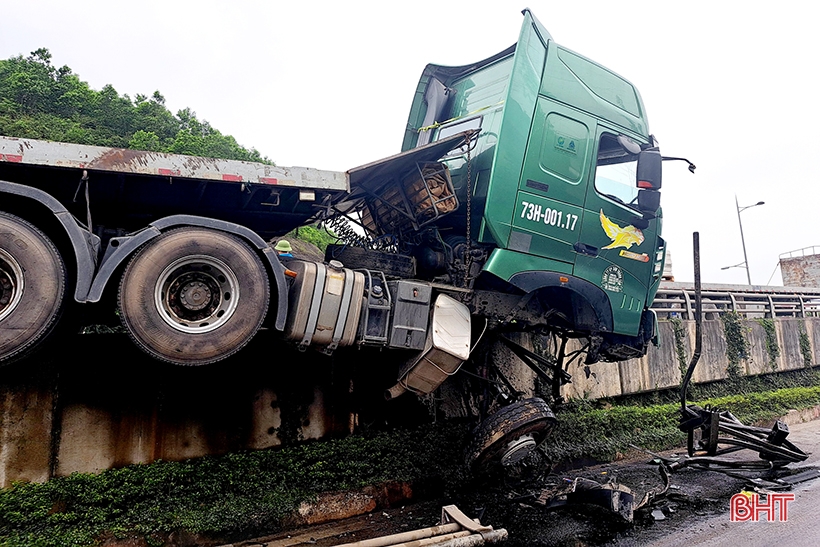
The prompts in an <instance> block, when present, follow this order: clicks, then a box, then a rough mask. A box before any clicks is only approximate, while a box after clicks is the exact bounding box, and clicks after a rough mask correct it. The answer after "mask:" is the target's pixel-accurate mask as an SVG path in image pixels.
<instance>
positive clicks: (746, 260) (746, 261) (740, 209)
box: [721, 194, 766, 285]
mask: <svg viewBox="0 0 820 547" xmlns="http://www.w3.org/2000/svg"><path fill="white" fill-rule="evenodd" d="M765 203H766V202H765V201H758V202H757V203H755V204H754V205H746V206H745V207H741V206H740V205H738V203H737V194H735V207H736V208H737V223H738V225H739V226H740V243H741V244H742V245H743V262H741V263H740V264H735V265H734V266H726V267H723V268H721V270H728V269H729V268H737V267H738V266H741V265H742V266H744V267H745V268H746V281H748V282H749V285H751V284H752V276H751V274H750V273H749V258H748V257H747V256H746V240H745V239H744V237H743V221H742V220H741V219H740V213H742V212H743V211H745V210H746V209H751V208H752V207H757V206H758V205H764V204H765Z"/></svg>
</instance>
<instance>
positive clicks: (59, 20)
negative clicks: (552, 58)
mask: <svg viewBox="0 0 820 547" xmlns="http://www.w3.org/2000/svg"><path fill="white" fill-rule="evenodd" d="M762 6H766V7H762ZM0 7H2V8H3V9H2V14H3V15H2V18H0V58H8V57H10V56H13V55H19V54H22V55H28V54H29V53H30V52H31V51H33V50H35V49H37V48H40V47H45V48H48V49H49V50H50V51H51V53H52V56H53V59H52V62H53V64H55V65H57V66H62V65H68V66H70V67H71V68H72V69H73V70H74V72H75V73H77V74H79V76H80V77H81V79H83V80H85V81H87V82H88V83H89V84H90V85H91V87H92V88H94V89H100V88H102V87H103V86H104V85H105V84H111V85H113V86H114V88H115V89H116V90H117V91H118V92H120V93H121V94H122V93H126V94H128V95H130V96H131V97H134V96H135V95H136V94H138V93H142V94H145V95H150V94H151V93H153V92H154V90H159V91H160V92H161V93H162V94H163V95H164V96H165V98H166V106H168V108H169V109H171V110H172V111H173V112H176V111H177V110H178V109H180V108H184V107H190V108H191V109H192V110H194V111H195V112H196V113H197V115H198V117H199V118H200V119H205V120H208V121H209V122H210V123H211V124H212V125H213V126H214V127H216V128H217V129H219V130H220V131H222V132H223V133H227V134H230V135H233V136H234V137H236V139H237V140H238V141H239V142H240V143H241V144H242V145H244V146H247V147H254V148H256V149H258V150H259V151H260V152H261V153H262V154H264V155H267V156H268V157H270V158H271V159H272V160H274V161H275V162H276V163H277V164H279V165H287V166H292V165H300V166H310V167H318V168H323V169H333V170H346V169H349V168H351V167H355V166H357V165H361V164H364V163H368V162H370V161H373V160H375V159H379V158H381V157H385V156H389V155H392V154H394V153H397V152H398V151H399V149H400V146H401V140H402V136H403V131H404V127H405V124H406V122H407V115H408V111H409V107H410V101H411V99H412V95H413V92H414V90H415V86H416V83H417V81H418V78H419V76H420V74H421V71H422V69H423V68H424V66H425V65H426V64H427V63H436V64H446V65H461V64H466V63H470V62H474V61H478V60H480V59H484V58H486V57H488V56H490V55H492V54H494V53H497V52H499V51H501V50H502V49H504V48H506V47H507V46H509V45H511V44H513V43H514V42H515V41H516V39H517V37H518V32H519V29H520V26H521V20H522V16H521V13H520V12H521V9H522V8H524V7H529V8H531V9H532V10H533V13H534V14H535V16H536V17H537V18H538V19H539V20H540V21H541V22H542V23H543V24H544V26H545V27H546V28H547V29H548V30H549V31H550V33H551V34H552V36H553V38H554V39H555V41H556V42H558V43H560V44H562V45H564V46H566V47H569V48H570V49H573V50H575V51H576V52H578V53H580V54H582V55H585V56H586V57H589V58H591V59H593V60H595V61H597V62H599V63H601V64H603V65H604V66H606V67H608V68H610V69H611V70H614V71H615V72H617V73H619V74H621V75H622V76H623V77H625V78H626V79H628V80H630V81H631V82H633V83H634V84H635V85H636V86H637V87H638V89H639V90H640V92H641V95H642V97H643V100H644V104H645V106H646V108H647V111H648V114H649V126H650V130H651V131H652V133H654V134H655V135H656V137H657V138H658V140H659V142H660V145H661V151H662V152H663V153H664V154H665V155H672V156H685V157H687V158H689V159H690V160H692V161H693V162H694V163H695V164H696V165H697V166H698V169H697V174H695V175H691V174H690V173H689V172H688V171H687V170H686V168H685V165H684V164H682V163H677V162H676V163H666V164H665V165H664V184H663V208H664V217H665V218H664V237H665V238H666V239H667V241H668V242H669V247H670V249H671V251H672V253H673V255H674V258H673V267H674V274H675V277H676V278H677V279H678V280H691V279H692V278H693V274H692V258H691V255H692V232H693V231H699V232H700V239H701V264H702V270H703V280H704V282H708V283H745V282H746V272H745V270H744V269H743V268H742V267H740V268H732V269H729V270H725V271H723V270H721V267H723V266H730V265H734V264H738V263H741V262H743V250H742V247H741V241H740V231H739V228H738V217H737V212H736V209H735V195H737V199H738V201H739V202H740V205H741V206H745V205H751V204H754V203H757V202H758V201H765V202H766V203H765V205H762V206H759V207H755V208H753V209H749V210H747V211H744V212H743V213H742V215H741V216H742V219H743V229H744V234H745V238H746V247H747V251H748V254H749V266H750V271H751V276H752V282H753V283H755V284H766V283H767V282H768V280H769V278H770V276H771V275H772V273H773V272H774V271H775V267H776V265H777V262H778V257H779V255H780V254H781V253H785V252H787V251H792V250H794V249H800V248H803V247H809V246H812V245H819V246H820V234H817V231H818V230H817V224H818V219H820V199H818V198H820V191H818V190H817V188H816V184H817V179H818V177H817V174H816V166H815V165H814V163H813V162H814V161H815V160H814V159H813V158H816V156H817V153H816V150H815V147H816V146H817V137H816V134H817V129H818V127H820V106H818V105H819V104H820V102H819V101H818V98H817V94H818V92H817V89H818V86H817V78H818V76H817V74H816V73H817V66H818V60H817V59H818V57H820V56H819V55H818V54H820V47H818V45H817V38H816V36H814V35H815V34H816V32H817V30H816V29H817V26H816V20H817V11H816V8H815V7H814V6H813V3H810V2H768V3H765V4H763V3H758V2H739V1H738V2H734V1H720V2H716V1H714V0H713V1H709V2H707V1H689V2H675V3H671V2H628V1H621V2H612V1H611V0H610V1H607V2H596V1H590V0H586V1H583V2H567V1H562V2H557V1H541V0H528V5H527V4H517V3H515V2H509V1H501V0H496V1H483V0H481V1H479V0H469V1H466V0H465V1H460V2H449V1H445V0H438V1H427V0H413V1H406V2H391V1H381V2H365V1H357V0H348V1H327V2H325V1H318V2H311V1H308V0H304V1H302V2H296V1H286V2H283V1H262V0H257V1H253V0H233V1H231V2H216V1H208V0H199V1H188V0H165V1H162V2H160V1H156V0H143V1H141V2H119V1H117V0H105V1H98V0H74V1H71V2H67V1H65V0H29V1H28V2H26V3H20V2H16V1H15V2H11V1H10V0H0ZM817 250H818V252H820V247H818V249H817ZM771 283H772V284H781V278H780V271H779V269H778V270H777V271H776V272H775V274H774V277H773V279H772V281H771Z"/></svg>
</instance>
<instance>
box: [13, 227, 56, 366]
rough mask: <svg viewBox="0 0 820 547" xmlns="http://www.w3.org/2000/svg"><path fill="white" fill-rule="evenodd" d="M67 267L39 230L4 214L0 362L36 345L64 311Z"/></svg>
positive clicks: (21, 353) (46, 334) (25, 351)
mask: <svg viewBox="0 0 820 547" xmlns="http://www.w3.org/2000/svg"><path fill="white" fill-rule="evenodd" d="M65 286H66V270H65V264H64V263H63V259H62V257H61V256H60V252H59V251H58V250H57V248H56V247H55V246H54V244H53V243H52V242H51V240H50V239H49V238H48V237H47V236H46V235H45V234H44V233H43V232H41V231H40V230H39V229H37V228H36V227H35V226H33V225H32V224H29V223H28V222H26V221H25V220H23V219H21V218H18V217H16V216H14V215H9V214H6V213H0V363H3V364H5V363H7V362H9V361H11V360H12V359H16V358H19V357H21V356H23V355H25V354H26V353H28V352H29V351H30V350H32V349H34V348H35V347H36V346H37V345H38V344H39V343H40V342H42V341H43V340H45V339H46V338H47V336H48V334H49V333H51V331H52V330H53V329H54V326H55V325H56V324H57V321H58V319H59V318H60V315H61V313H62V310H63V302H64V296H65Z"/></svg>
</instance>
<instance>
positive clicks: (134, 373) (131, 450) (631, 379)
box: [0, 319, 820, 487]
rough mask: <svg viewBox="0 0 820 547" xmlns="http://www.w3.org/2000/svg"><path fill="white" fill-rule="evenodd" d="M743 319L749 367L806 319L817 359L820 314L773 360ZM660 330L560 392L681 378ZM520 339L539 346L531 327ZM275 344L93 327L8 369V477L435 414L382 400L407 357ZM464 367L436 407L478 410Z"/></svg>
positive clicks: (712, 342) (524, 386)
mask: <svg viewBox="0 0 820 547" xmlns="http://www.w3.org/2000/svg"><path fill="white" fill-rule="evenodd" d="M743 325H744V330H745V336H746V338H747V339H748V341H749V347H750V355H749V358H748V359H746V360H745V361H743V362H741V367H742V369H743V372H744V373H745V374H762V373H768V372H772V371H773V370H774V369H776V370H778V371H784V370H793V369H798V368H801V367H803V366H804V363H803V356H802V354H801V351H800V338H801V336H800V333H801V329H802V330H803V331H804V332H805V333H806V336H805V338H806V340H807V341H808V342H809V343H810V346H811V352H812V363H817V362H818V360H819V359H818V357H819V356H818V351H820V319H805V320H804V319H778V320H777V321H776V324H775V326H776V333H777V340H778V346H779V348H780V356H779V357H778V359H777V361H776V363H775V366H774V367H772V366H771V365H770V364H769V357H768V353H767V351H766V333H765V330H764V329H763V327H762V326H761V325H760V324H759V323H757V322H755V321H746V322H744V323H743ZM680 327H681V328H682V329H683V338H682V342H683V345H684V353H685V362H686V363H687V364H688V362H689V359H690V358H691V355H692V352H693V350H694V337H695V325H694V322H691V321H682V322H681V323H680ZM660 338H661V346H660V347H659V348H655V347H651V348H650V351H649V353H648V355H647V356H645V357H644V358H642V359H636V360H632V361H627V362H623V363H596V364H594V365H588V366H587V365H584V364H583V363H579V362H574V363H572V364H571V366H570V369H569V372H570V373H571V374H572V377H573V379H572V383H571V384H568V385H566V386H564V388H563V395H564V396H565V397H569V398H600V397H612V396H619V395H625V394H630V393H640V392H646V391H652V390H656V389H665V388H674V387H676V386H678V385H679V383H680V380H681V363H680V361H679V359H678V355H677V351H676V345H675V329H674V325H673V324H672V323H671V322H668V321H664V322H661V323H660ZM517 340H518V341H519V343H521V344H522V345H525V346H529V343H528V342H529V340H527V339H526V337H525V336H519V337H518V338H517ZM703 340H704V342H703V353H702V357H701V360H700V363H699V364H698V368H697V370H696V372H695V376H694V381H695V382H710V381H714V380H718V379H721V378H725V377H726V374H727V373H726V369H727V367H728V365H729V361H728V358H727V357H726V340H725V336H724V332H723V323H722V322H721V321H720V320H709V321H705V322H704V325H703ZM277 347H278V346H277ZM270 348H271V344H270V343H269V341H266V340H265V339H264V337H257V339H256V340H254V342H253V343H252V344H251V345H250V346H249V347H248V348H247V350H245V351H243V352H242V353H241V354H240V355H237V356H236V357H234V358H231V359H229V360H226V361H225V362H223V363H218V364H216V365H211V366H207V367H194V368H187V367H174V366H172V365H165V364H162V363H157V362H154V361H152V360H151V359H148V358H146V357H145V356H144V355H143V354H142V353H141V352H140V351H139V350H138V349H136V348H135V347H134V346H133V345H132V344H131V343H130V342H129V341H128V340H126V339H125V338H124V336H122V335H84V336H75V337H73V338H70V339H67V340H64V341H62V342H61V343H60V344H58V345H56V346H55V347H54V348H52V350H51V351H46V352H43V353H40V354H38V355H37V356H36V357H35V358H31V359H29V360H27V361H25V362H21V363H15V364H12V365H9V366H6V367H4V368H2V369H0V487H7V486H9V485H10V484H11V483H12V482H14V481H45V480H47V479H49V478H50V477H53V476H61V475H67V474H70V473H72V472H76V471H79V472H92V473H93V472H98V471H101V470H104V469H109V468H112V467H120V466H124V465H128V464H131V463H144V462H150V461H154V460H157V459H163V460H181V459H185V458H191V457H199V456H203V455H207V454H222V453H226V452H229V451H236V450H253V449H261V448H268V447H274V446H280V445H283V444H292V443H296V442H303V441H306V440H311V439H319V438H326V437H328V436H342V435H345V434H347V433H349V432H350V431H352V430H353V429H354V428H355V427H356V425H357V424H358V425H372V424H377V423H380V422H381V423H383V422H384V421H387V420H389V421H390V422H391V423H397V422H399V423H400V422H401V421H402V420H407V419H412V418H411V417H412V416H419V415H420V414H424V413H426V412H427V409H426V407H425V402H424V401H420V400H419V399H418V398H417V397H415V396H413V395H405V396H403V397H400V398H398V399H397V400H395V401H391V402H390V403H385V402H384V400H383V398H382V395H381V394H382V389H383V388H384V386H389V385H391V384H392V383H394V382H395V379H396V374H397V367H398V365H395V366H393V365H391V364H390V362H391V361H392V360H391V359H387V358H386V356H385V354H384V353H383V352H378V351H375V350H374V351H359V350H350V351H347V352H337V355H336V356H334V357H333V358H329V357H326V356H323V355H320V354H318V353H316V352H306V353H299V352H297V351H295V350H289V349H285V350H282V351H271V349H270ZM496 349H497V348H496ZM496 349H494V350H493V351H492V352H491V353H490V357H489V358H491V359H493V361H494V362H496V363H498V364H499V366H501V367H502V368H503V369H505V370H506V372H507V374H508V375H509V377H510V379H511V382H512V383H513V384H514V388H515V389H517V390H521V391H523V392H530V393H531V392H532V391H533V390H534V388H535V385H536V381H535V377H534V375H533V374H532V372H531V371H530V370H529V369H528V368H526V367H525V366H523V365H522V364H521V363H520V362H518V361H516V360H515V359H514V358H509V357H510V356H509V355H507V356H506V357H505V356H504V355H503V354H497V352H496ZM460 376H461V375H459V376H457V377H456V378H455V379H454V380H450V381H448V382H446V383H445V384H444V386H442V388H441V389H440V390H439V391H437V392H436V394H435V399H436V403H435V404H436V408H437V410H438V412H440V413H442V414H445V415H448V416H463V415H469V414H471V413H474V412H475V410H476V408H477V406H478V403H477V401H476V400H475V398H474V397H472V396H467V397H464V396H463V394H459V393H457V392H458V380H459V377H460ZM473 395H474V394H473ZM442 398H444V399H445V400H443V401H442V400H441V399H442ZM426 403H430V401H426Z"/></svg>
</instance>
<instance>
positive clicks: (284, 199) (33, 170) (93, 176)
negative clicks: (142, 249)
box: [0, 136, 349, 237]
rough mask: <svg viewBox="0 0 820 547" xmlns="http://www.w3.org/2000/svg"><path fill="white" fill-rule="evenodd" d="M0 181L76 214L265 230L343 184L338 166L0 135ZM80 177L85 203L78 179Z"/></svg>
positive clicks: (300, 214)
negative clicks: (194, 218)
mask: <svg viewBox="0 0 820 547" xmlns="http://www.w3.org/2000/svg"><path fill="white" fill-rule="evenodd" d="M0 180H7V181H10V182H17V183H20V184H26V185H29V186H34V187H37V188H39V189H41V190H44V191H46V192H48V193H49V194H51V195H52V196H54V197H56V198H57V199H58V200H60V201H61V202H62V203H63V205H65V206H66V207H67V208H68V209H69V210H70V211H72V213H74V214H75V215H76V216H78V217H79V218H83V219H84V218H86V216H87V215H86V213H87V211H88V210H90V211H91V214H92V217H93V218H94V221H95V224H100V225H106V226H109V227H112V228H116V229H118V230H126V231H127V230H136V229H139V228H141V227H142V226H145V224H146V223H147V222H150V221H151V220H155V219H157V218H161V217H163V216H167V215H169V214H181V213H184V214H194V215H201V216H208V217H213V218H220V219H222V220H227V221H231V222H237V223H239V224H243V225H245V226H248V227H249V228H251V229H253V230H255V231H257V232H259V233H260V235H262V236H264V237H273V236H275V235H279V234H282V233H285V232H287V231H288V230H290V229H292V228H294V227H296V226H299V225H301V224H304V223H305V222H306V221H308V220H309V219H310V218H311V217H313V216H314V215H315V214H316V213H317V212H318V210H319V207H320V206H321V205H322V204H323V203H328V202H330V201H331V200H332V199H334V198H336V197H338V196H341V195H344V194H346V193H347V192H348V190H349V183H348V177H347V175H346V174H345V173H343V172H337V171H324V170H320V169H314V168H309V167H278V166H274V165H266V164H261V163H253V162H246V161H237V160H223V159H214V158H203V157H194V156H184V155H179V154H164V153H159V152H145V151H139V150H127V149H121V148H109V147H102V146H90V145H82V144H70V143H59V142H49V141H41V140H36V139H21V138H13V137H5V136H0ZM84 182H87V183H88V195H89V203H88V206H87V204H86V203H85V199H84V198H83V197H82V193H79V192H78V190H79V189H82V190H85V189H84V188H83V187H82V185H83V183H84Z"/></svg>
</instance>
